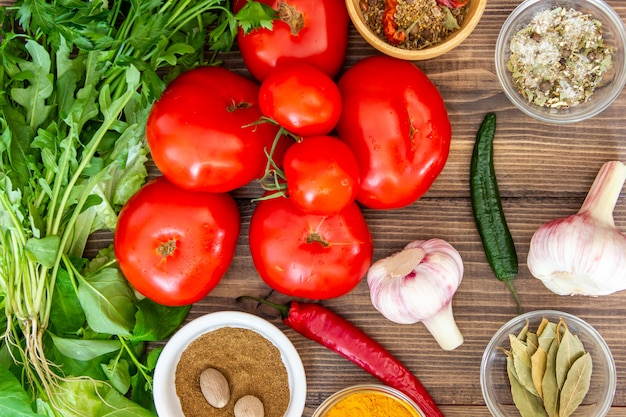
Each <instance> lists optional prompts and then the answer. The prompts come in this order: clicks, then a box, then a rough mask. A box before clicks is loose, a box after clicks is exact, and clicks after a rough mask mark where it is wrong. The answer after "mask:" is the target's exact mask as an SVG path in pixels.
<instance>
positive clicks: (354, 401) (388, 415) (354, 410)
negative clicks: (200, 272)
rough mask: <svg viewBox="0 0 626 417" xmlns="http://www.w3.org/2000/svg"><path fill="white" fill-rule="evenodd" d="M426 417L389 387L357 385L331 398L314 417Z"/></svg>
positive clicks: (410, 402)
mask: <svg viewBox="0 0 626 417" xmlns="http://www.w3.org/2000/svg"><path fill="white" fill-rule="evenodd" d="M339 416H341V417H353V416H363V417H425V414H424V413H422V411H421V410H420V409H419V407H418V406H417V404H415V402H413V400H411V399H410V398H408V397H407V396H406V395H404V394H403V393H401V392H400V391H398V390H396V389H394V388H391V387H388V386H385V385H375V384H373V385H355V386H352V387H348V388H344V389H342V390H340V391H337V392H336V393H334V394H333V395H331V396H330V397H328V398H327V399H326V400H325V401H324V402H323V403H322V404H321V405H320V406H319V407H318V408H317V410H315V412H314V413H313V416H312V417H339Z"/></svg>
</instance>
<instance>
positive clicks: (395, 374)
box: [237, 296, 443, 417]
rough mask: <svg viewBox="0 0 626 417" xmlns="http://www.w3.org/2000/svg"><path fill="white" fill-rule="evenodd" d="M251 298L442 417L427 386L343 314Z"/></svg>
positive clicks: (430, 415)
mask: <svg viewBox="0 0 626 417" xmlns="http://www.w3.org/2000/svg"><path fill="white" fill-rule="evenodd" d="M243 298H249V299H253V300H256V301H259V302H261V303H264V304H267V305H270V306H272V307H274V308H276V309H277V310H278V311H279V312H280V314H281V316H282V319H283V323H285V324H286V325H287V326H289V327H291V328H292V329H294V330H295V331H297V332H298V333H300V334H301V335H303V336H305V337H307V338H308V339H311V340H314V341H316V342H318V343H319V344H321V345H322V346H325V347H327V348H328V349H330V350H332V351H334V352H336V353H339V354H340V355H342V356H343V357H344V358H346V359H348V360H350V361H351V362H353V363H354V364H356V365H358V366H360V367H361V368H363V369H364V370H365V371H367V372H369V373H370V374H372V375H373V376H375V377H376V378H378V379H379V380H380V381H382V382H383V383H384V384H386V385H388V386H390V387H393V388H395V389H397V390H399V391H402V392H403V393H404V394H406V395H407V396H408V397H410V398H411V399H412V400H413V401H415V403H416V404H417V405H418V406H419V408H420V409H421V410H422V411H423V412H424V415H425V416H426V417H443V413H442V412H441V411H440V410H439V408H438V407H437V405H436V404H435V401H434V400H433V399H432V397H431V396H430V394H428V391H426V388H424V386H423V385H422V383H421V382H420V381H419V380H418V379H417V377H415V375H413V374H412V373H411V372H410V371H409V370H408V369H407V368H406V367H405V366H404V365H403V364H402V363H401V362H400V361H399V360H398V359H396V358H395V357H394V356H393V355H392V354H391V353H389V351H387V350H386V349H385V348H384V347H383V346H382V345H381V344H380V343H378V342H377V341H375V340H374V339H372V338H371V337H370V336H368V335H367V334H366V333H365V332H363V331H362V330H360V329H359V328H357V327H355V326H354V325H353V324H352V323H350V322H349V321H347V320H346V319H344V318H343V317H341V316H339V315H337V314H335V313H334V312H332V311H331V310H329V309H327V308H326V307H323V306H321V305H319V304H313V303H300V302H297V301H291V302H289V303H287V304H275V303H272V302H269V301H267V300H264V299H260V298H255V297H247V296H244V297H239V298H238V299H237V300H240V299H243Z"/></svg>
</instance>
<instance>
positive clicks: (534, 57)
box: [507, 7, 612, 109]
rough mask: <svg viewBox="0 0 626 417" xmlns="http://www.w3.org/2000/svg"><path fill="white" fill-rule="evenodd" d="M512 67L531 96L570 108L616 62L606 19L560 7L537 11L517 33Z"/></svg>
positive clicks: (587, 95)
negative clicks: (604, 26) (602, 21)
mask: <svg viewBox="0 0 626 417" xmlns="http://www.w3.org/2000/svg"><path fill="white" fill-rule="evenodd" d="M510 48H511V57H510V59H509V61H508V63H507V69H508V70H509V71H510V72H511V74H512V77H513V82H514V84H515V86H516V88H517V90H518V91H519V92H520V94H522V96H523V97H524V98H526V99H527V100H528V102H531V103H534V104H537V105H539V106H546V107H552V108H557V109H558V108H568V107H572V106H576V105H578V104H580V103H584V102H586V101H587V100H588V99H589V98H590V97H591V95H592V94H593V92H594V90H595V89H596V88H597V87H598V86H599V85H600V84H601V82H602V78H603V76H604V75H605V73H606V72H607V71H608V70H609V69H610V68H611V67H612V51H611V49H610V48H608V47H607V46H605V44H604V39H603V37H602V25H601V24H600V22H599V21H597V20H596V19H594V18H593V17H592V16H591V15H589V14H583V13H581V12H578V11H576V10H574V9H565V8H561V7H557V8H554V9H548V10H544V11H542V12H539V13H537V15H535V16H534V17H533V19H532V20H531V22H530V23H529V24H528V25H527V26H526V27H525V28H523V29H522V30H520V31H519V32H518V33H517V34H515V36H514V37H513V38H512V39H511V43H510Z"/></svg>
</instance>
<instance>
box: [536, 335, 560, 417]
mask: <svg viewBox="0 0 626 417" xmlns="http://www.w3.org/2000/svg"><path fill="white" fill-rule="evenodd" d="M558 350H559V343H558V340H557V339H556V338H555V339H554V341H553V343H552V344H551V345H550V348H549V350H548V356H547V359H546V370H545V372H544V374H543V380H542V381H541V391H542V394H543V397H542V398H543V406H544V408H545V410H546V412H547V413H548V416H550V417H558V415H559V397H560V396H559V387H558V385H557V382H556V354H557V352H558Z"/></svg>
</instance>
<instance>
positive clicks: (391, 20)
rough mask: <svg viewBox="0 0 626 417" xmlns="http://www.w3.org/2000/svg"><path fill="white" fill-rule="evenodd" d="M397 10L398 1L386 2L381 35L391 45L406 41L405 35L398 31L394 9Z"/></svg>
mask: <svg viewBox="0 0 626 417" xmlns="http://www.w3.org/2000/svg"><path fill="white" fill-rule="evenodd" d="M397 8H398V0H386V1H385V11H384V12H383V22H382V23H383V33H384V34H385V37H386V38H387V40H388V41H389V43H391V44H393V45H399V44H401V43H402V42H404V41H405V40H406V33H404V32H401V31H398V24H397V23H396V9H397Z"/></svg>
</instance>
